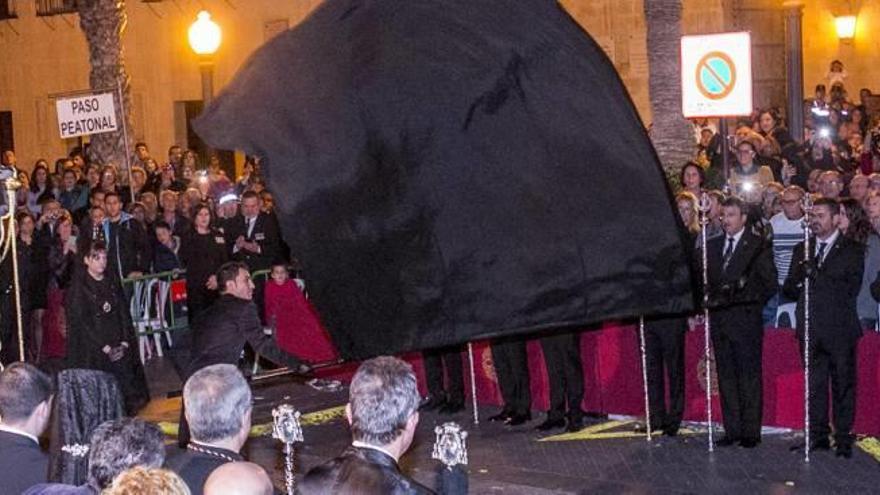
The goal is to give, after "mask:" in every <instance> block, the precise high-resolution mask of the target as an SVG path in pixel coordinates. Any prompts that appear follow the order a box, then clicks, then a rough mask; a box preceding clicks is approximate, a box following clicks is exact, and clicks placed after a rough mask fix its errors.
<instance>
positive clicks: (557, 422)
mask: <svg viewBox="0 0 880 495" xmlns="http://www.w3.org/2000/svg"><path fill="white" fill-rule="evenodd" d="M556 428H565V420H564V419H562V418H558V419H550V418H547V420H546V421H544V422H543V423H541V424H539V425H538V426H536V427H535V429H536V430H538V431H550V430H555V429H556Z"/></svg>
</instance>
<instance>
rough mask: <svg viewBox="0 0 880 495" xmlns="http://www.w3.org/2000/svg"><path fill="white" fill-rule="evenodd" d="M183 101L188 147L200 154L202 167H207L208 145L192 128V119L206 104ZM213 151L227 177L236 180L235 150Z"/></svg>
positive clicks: (199, 101) (198, 101)
mask: <svg viewBox="0 0 880 495" xmlns="http://www.w3.org/2000/svg"><path fill="white" fill-rule="evenodd" d="M183 103H184V113H185V115H186V147H187V148H189V149H191V150H193V151H195V152H196V154H198V155H199V164H200V166H201V167H203V168H204V167H207V166H208V145H207V144H205V142H204V141H202V138H201V137H199V135H198V134H196V131H194V130H193V128H192V121H193V120H195V118H196V117H198V116H199V114H201V113H202V108H203V107H204V105H203V104H202V100H189V101H185V102H183ZM213 153H214V154H216V155H217V157H218V158H220V168H221V169H223V171H224V172H226V177H228V178H229V180H231V181H235V152H234V151H230V150H213Z"/></svg>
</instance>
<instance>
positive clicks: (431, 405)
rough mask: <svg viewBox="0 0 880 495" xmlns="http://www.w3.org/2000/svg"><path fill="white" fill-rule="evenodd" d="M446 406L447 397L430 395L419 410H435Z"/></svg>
mask: <svg viewBox="0 0 880 495" xmlns="http://www.w3.org/2000/svg"><path fill="white" fill-rule="evenodd" d="M445 406H446V399H439V398H437V397H428V398H427V399H426V400H424V401H422V403H421V405H419V411H435V410H437V409H441V408H443V407H445Z"/></svg>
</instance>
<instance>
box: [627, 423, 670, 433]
mask: <svg viewBox="0 0 880 495" xmlns="http://www.w3.org/2000/svg"><path fill="white" fill-rule="evenodd" d="M633 431H634V432H636V433H641V434H643V435H647V434H648V425H646V424H640V425H637V426H636V427H635V428H633ZM662 432H663V428H661V427H659V426H656V425H651V435H659V434H660V433H662Z"/></svg>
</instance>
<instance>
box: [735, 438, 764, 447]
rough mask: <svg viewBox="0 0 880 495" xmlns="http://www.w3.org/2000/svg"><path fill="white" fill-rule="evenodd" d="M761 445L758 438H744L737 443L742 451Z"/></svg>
mask: <svg viewBox="0 0 880 495" xmlns="http://www.w3.org/2000/svg"><path fill="white" fill-rule="evenodd" d="M759 443H761V440H760V439H759V438H744V439H742V440H740V441H739V446H740V447H742V448H744V449H753V448H755V447H757V446H758V444H759Z"/></svg>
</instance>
